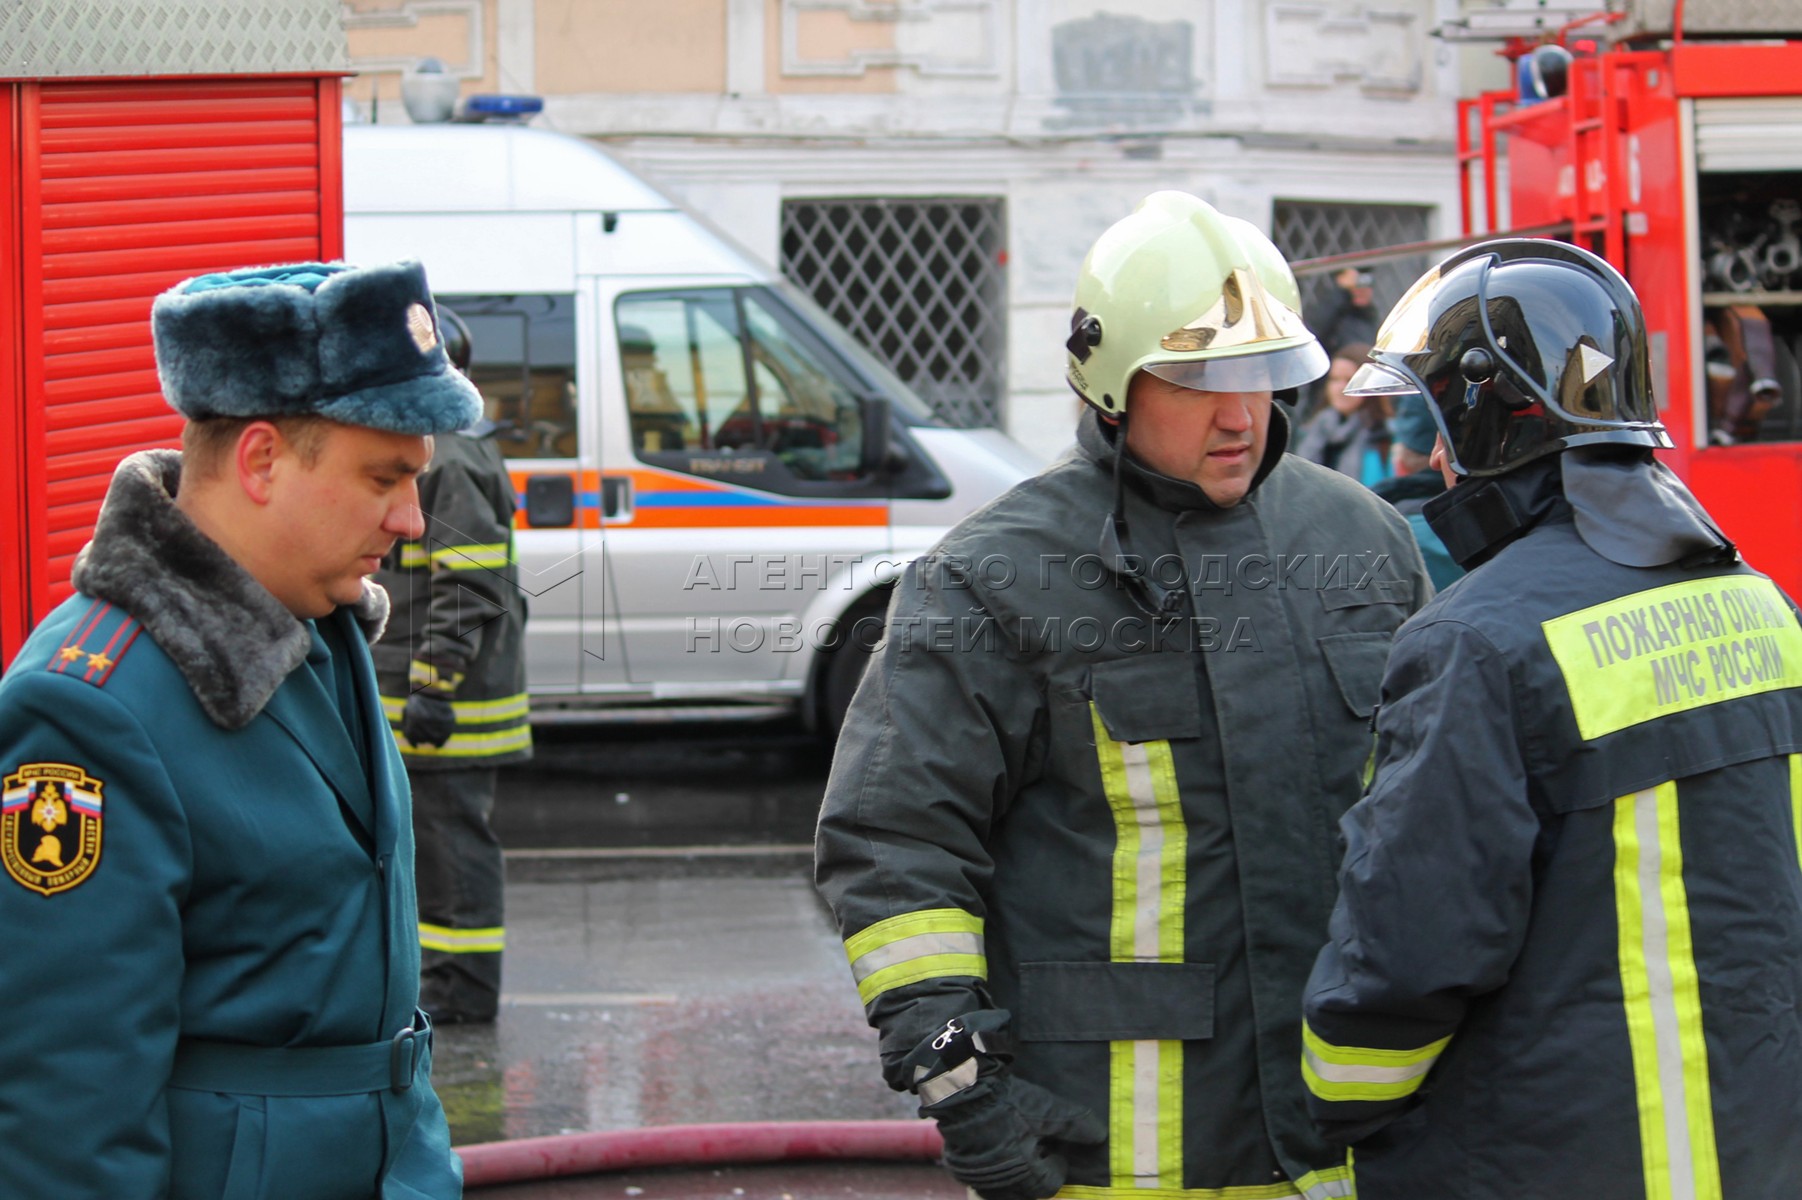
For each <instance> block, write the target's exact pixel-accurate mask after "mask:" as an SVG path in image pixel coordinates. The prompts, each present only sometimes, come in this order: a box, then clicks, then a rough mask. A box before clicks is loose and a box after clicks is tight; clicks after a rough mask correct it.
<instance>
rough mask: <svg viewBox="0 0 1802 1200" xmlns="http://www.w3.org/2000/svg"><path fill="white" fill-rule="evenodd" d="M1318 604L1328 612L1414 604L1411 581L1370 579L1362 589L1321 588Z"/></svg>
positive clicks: (1412, 583)
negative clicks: (1381, 605) (1363, 606)
mask: <svg viewBox="0 0 1802 1200" xmlns="http://www.w3.org/2000/svg"><path fill="white" fill-rule="evenodd" d="M1318 590H1319V592H1320V603H1321V604H1323V605H1325V606H1326V610H1327V611H1328V612H1334V611H1336V610H1338V609H1341V608H1356V607H1358V606H1359V605H1361V604H1402V605H1407V606H1410V607H1411V606H1412V605H1413V604H1414V581H1413V580H1412V579H1372V580H1371V581H1370V582H1368V583H1366V584H1365V585H1364V586H1363V587H1323V588H1320V589H1318Z"/></svg>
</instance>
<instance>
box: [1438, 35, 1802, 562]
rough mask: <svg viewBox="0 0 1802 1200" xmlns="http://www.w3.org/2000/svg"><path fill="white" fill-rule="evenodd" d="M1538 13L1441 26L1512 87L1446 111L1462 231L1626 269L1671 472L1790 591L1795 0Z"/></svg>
mask: <svg viewBox="0 0 1802 1200" xmlns="http://www.w3.org/2000/svg"><path fill="white" fill-rule="evenodd" d="M1547 7H1548V6H1546V5H1543V4H1542V5H1536V6H1534V7H1533V9H1532V10H1528V9H1527V8H1525V7H1524V6H1519V5H1515V6H1507V5H1504V6H1501V7H1496V8H1490V9H1486V10H1476V9H1474V8H1473V9H1472V10H1471V12H1470V14H1469V15H1468V16H1467V17H1466V18H1465V20H1464V21H1463V22H1454V23H1452V27H1450V28H1448V29H1447V30H1445V31H1444V32H1446V33H1447V34H1449V35H1450V36H1452V37H1454V38H1455V37H1458V36H1461V35H1462V36H1467V37H1483V36H1490V37H1498V36H1499V37H1500V38H1502V39H1503V46H1502V53H1503V54H1504V55H1505V56H1506V57H1507V58H1508V59H1509V61H1510V62H1511V63H1512V64H1514V66H1515V67H1516V68H1517V69H1516V71H1515V75H1516V78H1517V80H1518V81H1519V82H1518V83H1517V85H1516V86H1515V87H1513V88H1509V89H1504V90H1498V91H1492V92H1487V93H1484V94H1482V95H1479V96H1476V97H1474V98H1472V99H1468V100H1464V101H1461V102H1460V107H1459V114H1458V115H1459V122H1458V128H1459V160H1460V169H1461V171H1462V174H1463V222H1464V231H1465V234H1466V235H1467V237H1469V238H1472V239H1475V238H1477V237H1480V236H1482V235H1484V234H1486V233H1489V232H1491V231H1499V230H1508V229H1513V230H1520V231H1528V230H1531V231H1534V232H1550V233H1554V234H1555V235H1556V236H1561V237H1563V238H1565V239H1566V240H1569V241H1573V242H1575V243H1577V244H1579V245H1582V246H1584V247H1586V248H1588V249H1591V250H1594V251H1595V252H1596V253H1598V254H1601V255H1603V256H1604V257H1606V258H1607V259H1608V260H1609V261H1610V262H1612V263H1613V264H1614V265H1615V266H1616V267H1618V268H1619V269H1620V270H1621V271H1622V273H1623V274H1625V275H1626V277H1627V279H1628V280H1629V281H1631V283H1632V284H1633V286H1634V289H1635V290H1636V291H1637V292H1638V293H1639V296H1640V299H1641V301H1642V303H1643V304H1644V306H1645V313H1646V322H1647V326H1648V328H1649V331H1650V335H1651V357H1652V374H1653V379H1654V386H1655V387H1656V388H1657V390H1658V400H1659V406H1660V408H1661V409H1662V410H1663V415H1664V420H1665V423H1666V424H1667V426H1668V427H1669V429H1670V433H1671V437H1672V439H1673V440H1674V441H1675V442H1676V449H1674V450H1672V451H1670V452H1668V454H1667V455H1666V461H1668V462H1669V463H1670V465H1671V467H1672V468H1673V469H1674V470H1676V471H1677V472H1678V474H1680V475H1681V476H1683V477H1684V478H1685V479H1686V480H1687V481H1688V482H1689V484H1690V486H1691V487H1692V488H1693V489H1694V491H1695V492H1696V494H1697V496H1699V497H1700V498H1701V500H1702V502H1703V503H1704V504H1705V505H1707V507H1708V508H1709V510H1710V511H1711V512H1713V513H1714V514H1715V516H1716V518H1717V519H1718V520H1719V521H1720V522H1721V524H1722V526H1723V528H1724V529H1725V530H1726V532H1727V533H1728V535H1729V536H1731V537H1733V538H1734V539H1735V540H1736V541H1738V543H1739V544H1740V546H1741V548H1742V549H1743V551H1744V552H1745V555H1746V557H1747V559H1748V560H1750V561H1751V562H1752V563H1754V564H1755V565H1757V566H1758V567H1759V568H1760V569H1761V570H1764V571H1768V572H1769V573H1770V574H1771V575H1772V576H1773V577H1774V578H1775V579H1776V580H1777V581H1778V583H1779V584H1781V585H1782V586H1783V587H1784V588H1785V589H1786V590H1787V591H1789V593H1790V594H1791V595H1798V594H1802V369H1799V368H1798V362H1799V361H1802V240H1799V239H1802V3H1797V2H1796V0H1691V2H1690V3H1689V4H1688V5H1687V11H1686V6H1685V4H1684V2H1683V0H1663V2H1662V3H1659V2H1657V0H1650V2H1639V0H1629V2H1627V3H1625V4H1622V3H1621V2H1620V0H1616V3H1614V4H1613V5H1611V6H1610V10H1602V9H1601V8H1600V6H1597V11H1594V12H1589V13H1572V12H1570V11H1569V10H1570V9H1571V8H1572V7H1581V6H1570V5H1566V6H1564V7H1565V10H1566V11H1565V12H1564V13H1562V14H1560V23H1559V24H1557V25H1556V26H1549V22H1548V17H1547V14H1546V12H1545V10H1546V8H1547ZM1523 19H1530V20H1532V21H1535V22H1537V23H1539V24H1541V25H1542V26H1548V27H1544V28H1541V29H1537V30H1523V29H1521V28H1520V27H1519V22H1520V21H1522V20H1523ZM1510 21H1513V22H1515V26H1514V28H1512V29H1510V28H1508V22H1510ZM1560 77H1562V78H1560Z"/></svg>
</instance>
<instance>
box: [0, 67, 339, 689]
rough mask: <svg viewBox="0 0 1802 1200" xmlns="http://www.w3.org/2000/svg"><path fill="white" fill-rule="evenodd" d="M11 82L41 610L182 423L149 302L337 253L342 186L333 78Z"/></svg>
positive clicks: (32, 533)
mask: <svg viewBox="0 0 1802 1200" xmlns="http://www.w3.org/2000/svg"><path fill="white" fill-rule="evenodd" d="M16 95H17V101H18V109H19V114H18V122H17V128H18V131H19V144H18V147H17V151H16V154H15V155H14V156H13V158H14V161H15V162H16V163H17V169H18V176H17V178H18V179H19V188H18V196H19V201H20V203H19V227H20V230H19V232H20V237H19V242H18V244H19V246H20V252H21V253H20V258H21V261H20V264H19V266H20V275H21V277H22V279H23V289H22V295H21V298H20V299H21V303H20V306H19V308H20V312H19V317H20V319H19V320H18V321H17V324H18V326H19V327H21V328H22V331H23V337H22V339H21V354H20V358H21V360H22V362H21V367H22V374H23V383H24V388H23V392H24V397H25V404H24V414H23V415H24V430H23V436H24V443H23V444H24V449H25V454H24V461H25V464H26V471H25V475H26V480H25V482H26V493H27V496H28V497H29V498H30V499H29V501H28V504H27V508H28V511H29V516H28V519H27V522H26V530H27V545H26V555H27V566H28V572H27V576H26V577H27V578H28V579H29V580H30V583H31V587H30V613H29V619H30V620H31V621H36V620H38V619H40V618H42V617H43V616H44V614H45V613H47V612H48V611H49V609H50V608H51V606H53V605H55V604H56V603H57V602H58V601H60V600H62V599H63V598H65V597H66V596H68V595H69V593H70V590H71V589H70V586H69V570H70V568H71V566H72V565H73V563H74V559H75V555H76V553H77V551H79V550H80V549H81V547H82V546H83V544H85V543H86V541H87V539H88V537H89V535H90V533H91V532H92V530H93V526H94V518H95V516H96V514H97V513H98V511H99V506H100V500H101V498H102V497H103V496H104V495H105V494H106V487H107V481H108V480H109V479H110V477H111V475H112V471H113V467H114V466H115V465H116V464H117V463H118V461H119V460H120V459H121V458H123V457H124V456H125V455H127V454H129V453H131V452H132V451H134V450H140V449H143V448H145V447H148V446H173V445H175V444H176V443H177V441H178V439H179V437H180V433H181V424H182V422H181V418H179V417H177V416H176V415H175V414H174V413H173V412H171V411H170V409H169V408H168V406H167V405H166V404H164V403H163V400H162V397H161V394H160V393H159V391H158V388H157V379H156V361H155V358H154V356H153V355H152V353H151V347H150V324H149V316H150V302H151V300H152V299H153V298H154V297H155V296H156V294H157V293H158V292H160V291H162V290H164V289H165V288H167V287H169V286H170V285H171V284H173V283H176V282H178V281H179V280H182V279H185V278H187V277H188V276H191V275H198V274H203V273H205V272H208V271H219V270H225V269H228V268H231V267H241V266H246V265H251V264H264V263H277V262H295V261H301V260H306V259H322V258H323V259H329V258H336V257H338V256H339V255H340V254H342V252H343V251H342V247H343V198H342V188H341V183H340V178H339V164H340V153H341V151H340V133H339V110H338V104H339V99H338V81H337V80H336V79H317V78H301V79H280V78H278V79H217V80H209V79H185V80H179V81H169V82H161V81H159V82H143V81H135V80H133V81H115V82H93V83H54V84H52V83H26V84H21V85H19V86H18V88H17V93H16ZM3 304H4V302H3V301H0V307H3ZM0 354H3V351H0ZM3 363H4V359H3V357H0V365H3ZM16 648H17V647H16V643H13V644H10V645H9V646H8V647H7V649H8V651H9V657H10V651H11V650H13V649H16Z"/></svg>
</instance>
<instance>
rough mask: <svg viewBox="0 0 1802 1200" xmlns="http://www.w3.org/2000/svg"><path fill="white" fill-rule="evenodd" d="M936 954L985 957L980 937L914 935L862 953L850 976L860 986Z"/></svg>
mask: <svg viewBox="0 0 1802 1200" xmlns="http://www.w3.org/2000/svg"><path fill="white" fill-rule="evenodd" d="M935 954H974V955H976V956H978V957H981V956H982V955H983V954H984V950H983V941H982V935H981V934H980V933H916V934H914V935H913V936H912V937H904V938H900V939H898V940H896V941H893V942H890V943H889V944H888V945H886V946H877V947H876V948H874V949H872V950H866V951H864V952H863V953H862V954H860V955H858V956H857V961H856V962H853V963H852V964H851V975H852V977H853V978H854V979H856V981H857V982H858V983H862V982H863V981H864V980H866V979H868V978H869V977H870V976H871V975H874V974H875V973H876V972H878V971H880V970H883V969H884V968H887V967H892V966H895V965H896V964H897V963H904V962H911V961H913V960H914V959H916V958H929V957H931V956H932V955H935Z"/></svg>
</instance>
